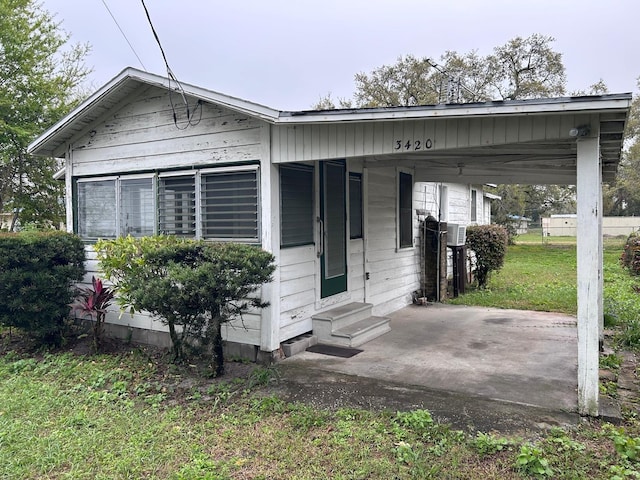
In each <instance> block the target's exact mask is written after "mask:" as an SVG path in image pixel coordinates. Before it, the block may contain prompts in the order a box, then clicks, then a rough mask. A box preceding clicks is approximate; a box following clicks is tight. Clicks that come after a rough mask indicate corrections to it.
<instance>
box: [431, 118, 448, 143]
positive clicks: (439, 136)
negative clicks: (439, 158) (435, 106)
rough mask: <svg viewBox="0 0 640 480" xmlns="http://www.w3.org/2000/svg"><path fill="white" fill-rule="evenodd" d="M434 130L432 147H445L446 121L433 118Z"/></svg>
mask: <svg viewBox="0 0 640 480" xmlns="http://www.w3.org/2000/svg"><path fill="white" fill-rule="evenodd" d="M435 127H436V132H435V135H434V139H433V148H434V149H442V148H446V147H447V122H446V120H435Z"/></svg>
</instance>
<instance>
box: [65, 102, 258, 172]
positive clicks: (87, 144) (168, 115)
mask: <svg viewBox="0 0 640 480" xmlns="http://www.w3.org/2000/svg"><path fill="white" fill-rule="evenodd" d="M173 100H174V103H175V104H176V109H177V111H179V112H180V111H182V110H180V105H181V102H177V99H176V98H174V99H173ZM194 105H195V101H193V100H192V109H193V106H194ZM201 108H202V117H200V114H199V111H196V112H195V115H194V117H195V119H194V120H193V122H194V123H195V122H198V123H197V124H196V125H193V126H189V127H188V128H186V129H178V128H176V126H175V124H174V122H173V110H172V108H171V105H170V102H169V96H168V94H167V92H166V91H164V90H160V89H150V90H145V91H144V92H143V93H141V94H138V95H137V96H136V97H133V98H131V99H130V101H129V102H127V103H126V104H125V105H124V106H123V107H122V108H121V109H120V110H117V111H116V112H115V113H111V114H110V116H108V117H107V118H104V119H102V120H101V121H100V122H98V123H97V124H94V125H93V126H92V127H91V129H90V130H88V131H86V132H84V133H83V134H82V135H80V136H79V137H78V138H77V139H74V141H73V143H72V149H73V157H72V158H73V165H72V168H73V175H74V176H89V175H99V174H106V173H115V172H118V173H124V172H135V171H140V170H157V169H166V168H180V167H185V168H191V167H193V166H203V165H214V164H216V163H230V162H240V161H246V160H259V159H260V157H261V150H260V140H261V138H260V126H261V124H262V123H263V122H261V121H260V120H257V119H255V118H252V117H249V116H247V115H242V114H238V113H234V112H231V111H229V110H227V109H224V108H221V107H218V106H215V105H210V104H206V103H204V104H202V106H201ZM179 118H180V117H179ZM178 124H179V125H180V126H181V127H184V123H180V120H179V122H178Z"/></svg>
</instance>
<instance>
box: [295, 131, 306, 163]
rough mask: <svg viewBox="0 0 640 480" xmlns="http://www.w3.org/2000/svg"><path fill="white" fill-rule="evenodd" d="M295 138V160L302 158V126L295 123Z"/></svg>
mask: <svg viewBox="0 0 640 480" xmlns="http://www.w3.org/2000/svg"><path fill="white" fill-rule="evenodd" d="M294 133H295V139H296V162H298V161H300V160H302V159H303V158H304V126H303V125H297V126H296V127H294Z"/></svg>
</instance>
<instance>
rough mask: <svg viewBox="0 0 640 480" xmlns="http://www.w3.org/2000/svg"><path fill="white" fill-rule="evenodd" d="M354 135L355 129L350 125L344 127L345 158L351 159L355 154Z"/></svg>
mask: <svg viewBox="0 0 640 480" xmlns="http://www.w3.org/2000/svg"><path fill="white" fill-rule="evenodd" d="M355 135H356V129H355V127H354V126H353V124H352V123H349V124H347V125H346V127H345V137H346V138H345V151H344V154H345V156H346V157H351V156H353V155H354V154H355Z"/></svg>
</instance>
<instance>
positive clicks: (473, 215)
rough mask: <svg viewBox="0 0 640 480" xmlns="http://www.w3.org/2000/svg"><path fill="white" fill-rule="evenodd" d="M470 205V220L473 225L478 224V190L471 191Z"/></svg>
mask: <svg viewBox="0 0 640 480" xmlns="http://www.w3.org/2000/svg"><path fill="white" fill-rule="evenodd" d="M470 203H471V206H470V215H469V220H470V222H471V223H478V190H477V189H475V188H472V189H471V198H470Z"/></svg>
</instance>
